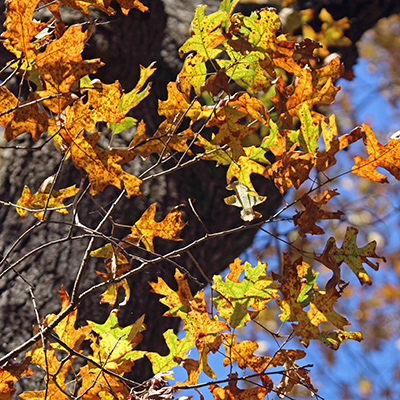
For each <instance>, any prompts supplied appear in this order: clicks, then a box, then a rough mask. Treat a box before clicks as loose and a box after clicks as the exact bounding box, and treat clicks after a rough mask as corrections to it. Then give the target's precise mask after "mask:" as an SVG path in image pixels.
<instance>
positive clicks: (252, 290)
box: [212, 259, 278, 328]
mask: <svg viewBox="0 0 400 400" xmlns="http://www.w3.org/2000/svg"><path fill="white" fill-rule="evenodd" d="M230 270H231V272H230V273H229V275H228V276H227V278H226V279H225V281H223V279H222V277H221V276H220V275H215V276H214V277H213V280H214V284H213V286H212V288H213V289H214V290H216V291H217V292H218V293H220V297H218V298H216V299H214V302H215V304H216V306H217V310H218V314H219V315H220V316H221V317H222V318H224V319H225V320H226V321H227V322H228V323H229V325H230V326H231V327H232V328H238V327H241V326H244V325H246V323H247V322H248V321H250V319H252V316H254V315H255V314H257V312H256V313H255V312H252V311H251V310H249V308H252V309H253V310H255V311H261V310H264V309H265V308H266V307H267V306H266V303H267V302H269V301H271V300H273V299H275V298H277V297H278V294H277V291H278V290H277V286H276V285H275V284H274V283H273V278H272V277H271V276H267V275H266V270H267V264H265V263H262V262H260V261H259V262H258V263H257V265H256V266H254V267H252V266H251V264H250V263H248V262H245V263H244V264H241V261H240V260H239V259H236V260H235V262H234V263H232V264H231V265H230ZM242 272H244V273H245V276H244V278H243V280H242V281H239V277H240V275H241V274H242Z"/></svg>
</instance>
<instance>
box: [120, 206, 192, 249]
mask: <svg viewBox="0 0 400 400" xmlns="http://www.w3.org/2000/svg"><path fill="white" fill-rule="evenodd" d="M156 205H157V203H154V204H152V205H151V206H150V207H149V208H148V209H147V210H146V211H145V212H144V213H143V215H142V216H141V217H140V219H139V221H137V222H136V223H135V224H134V225H133V226H132V229H131V230H132V233H131V234H130V235H129V236H126V237H125V238H124V241H125V242H129V243H132V244H135V245H137V244H139V242H140V241H141V242H142V243H143V244H144V245H145V247H146V249H147V250H149V251H152V252H154V245H153V239H154V238H155V237H159V238H161V239H165V240H181V238H180V234H181V231H182V229H183V228H184V227H185V223H184V222H183V221H182V220H181V217H182V213H181V212H179V211H177V210H174V211H171V212H169V213H168V214H167V216H166V217H165V218H164V220H163V221H161V222H156V221H155V220H154V217H155V215H156Z"/></svg>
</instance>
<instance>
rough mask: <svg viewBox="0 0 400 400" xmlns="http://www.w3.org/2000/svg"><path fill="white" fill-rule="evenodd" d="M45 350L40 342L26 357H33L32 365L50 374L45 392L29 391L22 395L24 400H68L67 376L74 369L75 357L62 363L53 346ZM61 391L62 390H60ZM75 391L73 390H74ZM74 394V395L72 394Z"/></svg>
mask: <svg viewBox="0 0 400 400" xmlns="http://www.w3.org/2000/svg"><path fill="white" fill-rule="evenodd" d="M47 347H48V348H46V350H43V347H42V342H41V341H40V340H39V341H38V342H36V344H35V345H34V346H33V349H32V350H31V351H29V352H27V353H26V355H25V356H26V357H31V364H32V365H37V366H38V367H40V368H41V369H43V371H46V373H48V377H49V378H48V382H47V385H46V386H47V387H46V389H45V390H40V391H39V390H38V391H28V392H24V393H22V394H20V395H19V396H20V397H21V398H22V399H23V400H46V399H60V400H68V399H69V398H70V396H68V395H66V394H65V393H71V392H70V391H69V390H68V388H67V386H66V383H65V381H66V375H67V373H68V371H69V369H70V368H71V367H72V363H73V360H74V358H75V357H74V356H72V357H71V358H70V359H69V360H67V361H65V360H64V361H65V362H63V363H61V362H60V361H58V359H57V357H56V352H55V350H54V349H53V348H52V346H51V345H47ZM60 389H61V390H60ZM72 390H73V389H72ZM71 394H72V393H71Z"/></svg>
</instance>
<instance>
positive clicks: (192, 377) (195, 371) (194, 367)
mask: <svg viewBox="0 0 400 400" xmlns="http://www.w3.org/2000/svg"><path fill="white" fill-rule="evenodd" d="M197 350H198V352H199V360H198V361H197V360H193V359H190V358H189V359H186V360H182V361H181V362H180V366H181V367H183V368H185V370H186V372H187V374H188V377H187V379H186V381H185V382H183V383H179V382H178V383H177V384H176V387H178V388H179V386H187V385H196V384H197V383H198V379H199V375H200V373H201V372H202V371H203V372H204V373H205V374H206V375H207V376H208V377H210V378H212V379H217V376H216V375H215V372H214V371H213V370H212V369H211V368H210V366H209V365H208V363H207V354H208V349H207V346H206V345H204V344H203V343H201V344H199V345H197ZM176 361H180V360H179V359H177V360H176Z"/></svg>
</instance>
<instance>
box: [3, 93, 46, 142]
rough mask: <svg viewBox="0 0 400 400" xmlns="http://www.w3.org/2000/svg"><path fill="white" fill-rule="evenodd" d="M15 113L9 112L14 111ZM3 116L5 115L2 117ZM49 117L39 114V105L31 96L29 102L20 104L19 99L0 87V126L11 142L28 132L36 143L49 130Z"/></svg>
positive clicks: (43, 113)
mask: <svg viewBox="0 0 400 400" xmlns="http://www.w3.org/2000/svg"><path fill="white" fill-rule="evenodd" d="M15 107H17V108H16V109H15V110H14V111H11V112H10V111H9V110H11V109H14V108H15ZM1 114H3V115H1ZM48 120H49V118H48V116H47V114H46V113H45V112H39V109H38V105H37V104H36V102H35V101H34V99H33V96H29V98H28V101H27V102H25V103H20V102H19V101H18V99H17V98H16V97H15V96H14V95H13V94H12V93H11V92H10V91H9V90H8V89H7V88H5V87H4V86H1V87H0V125H3V126H4V128H5V130H4V137H5V139H6V140H8V141H10V140H13V139H15V138H16V137H17V136H19V135H21V134H23V133H25V132H27V133H30V134H31V135H32V139H33V140H34V141H35V142H36V141H38V140H39V138H40V136H41V135H42V133H44V132H45V131H46V130H47V128H48Z"/></svg>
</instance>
